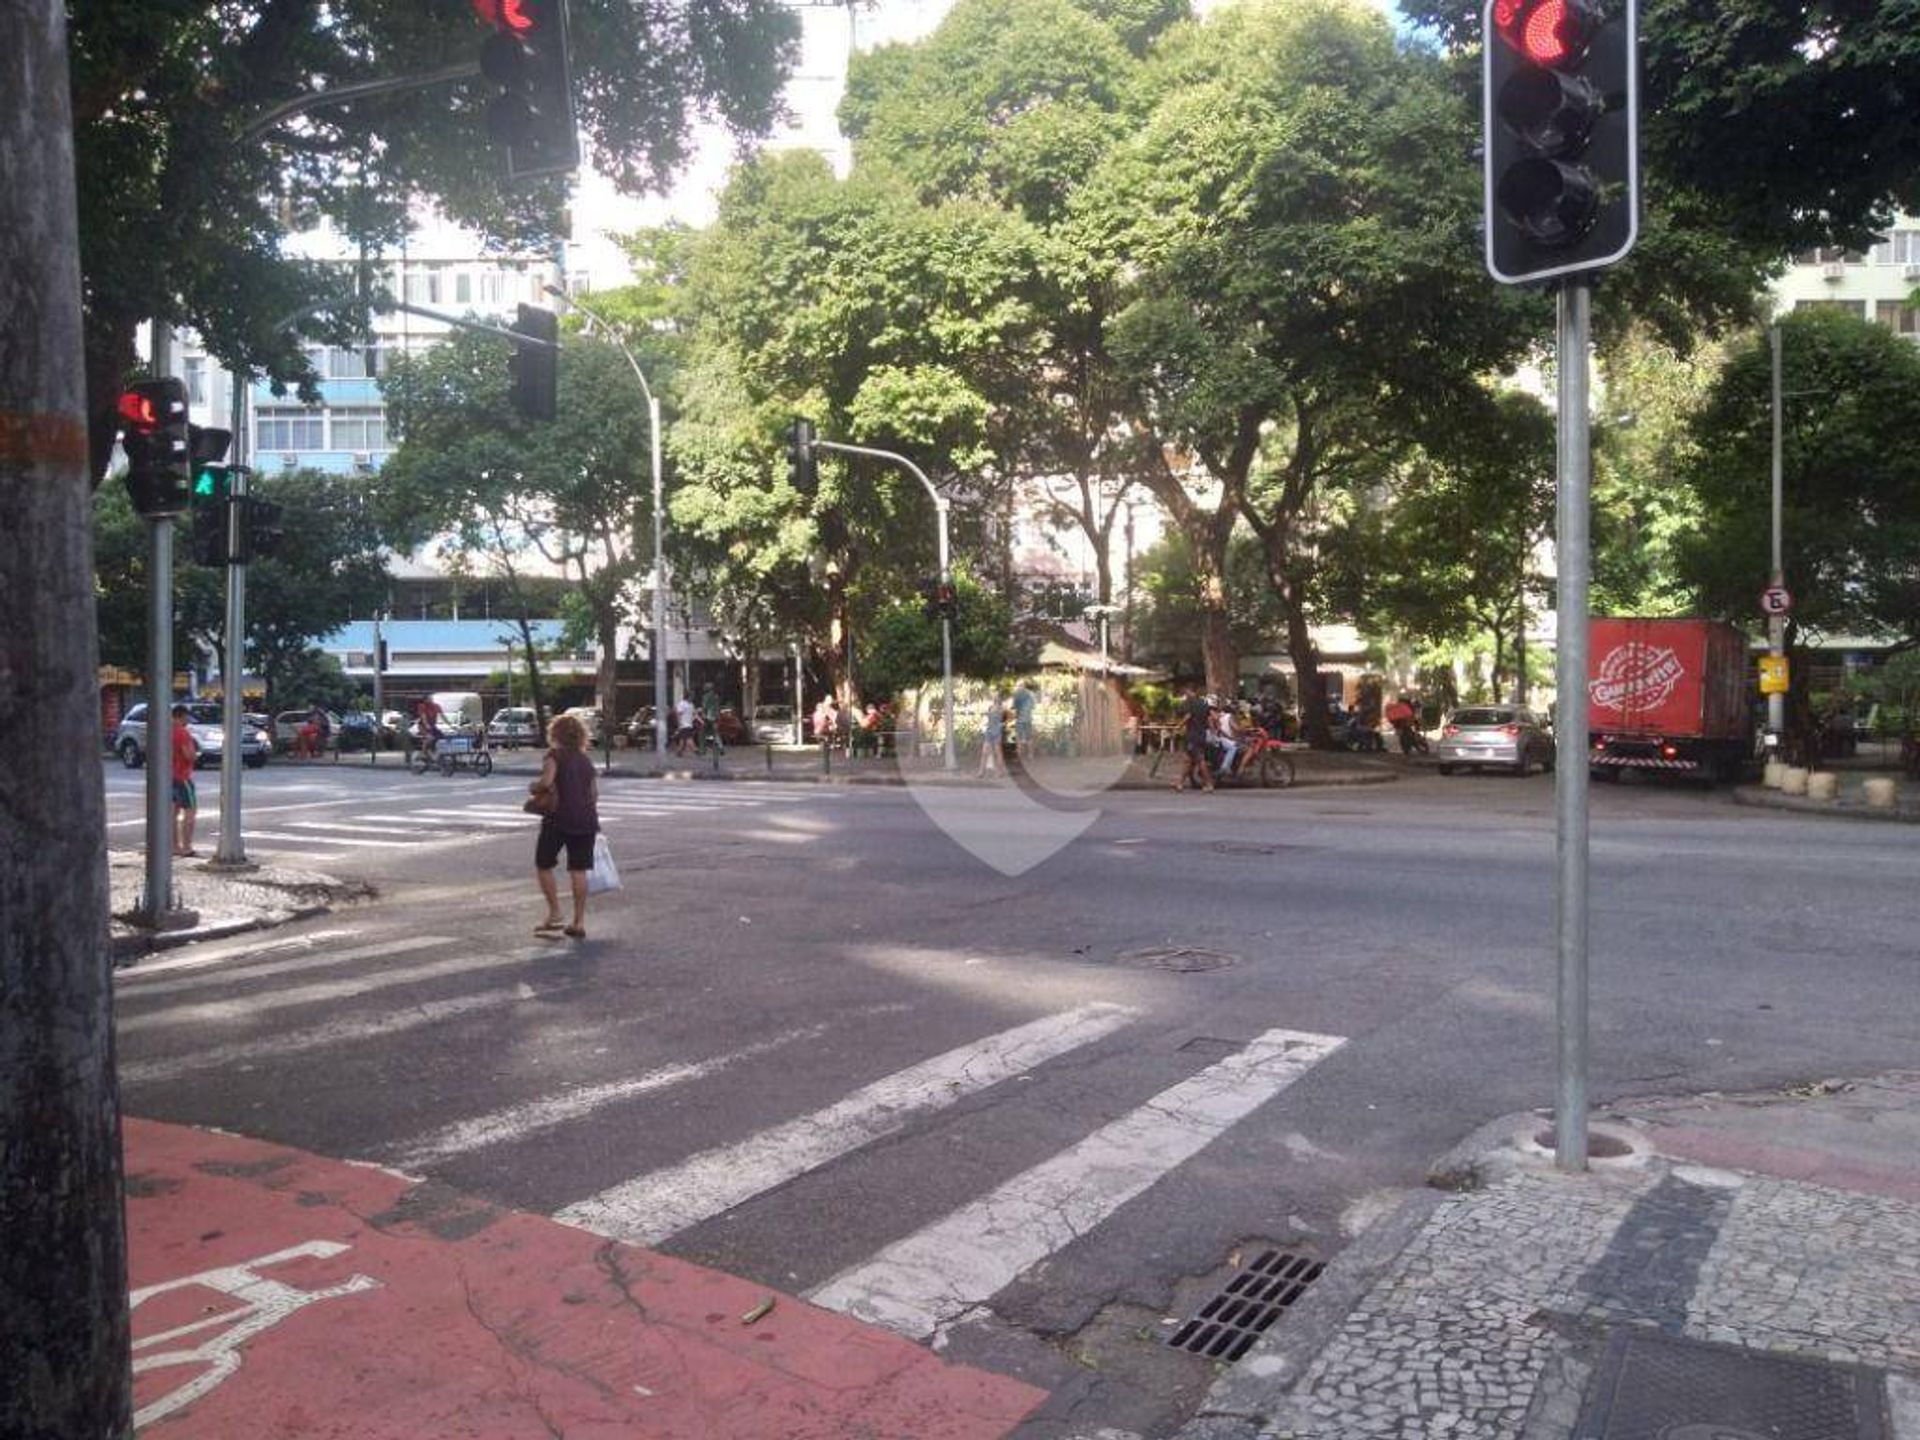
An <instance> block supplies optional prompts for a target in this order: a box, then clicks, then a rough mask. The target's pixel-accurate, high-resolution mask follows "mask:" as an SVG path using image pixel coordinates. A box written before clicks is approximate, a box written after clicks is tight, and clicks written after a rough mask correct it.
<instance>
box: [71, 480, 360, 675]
mask: <svg viewBox="0 0 1920 1440" xmlns="http://www.w3.org/2000/svg"><path fill="white" fill-rule="evenodd" d="M252 485H253V493H254V494H256V495H259V496H262V497H264V498H265V499H268V500H272V501H275V502H277V503H278V504H279V505H280V506H281V507H282V523H283V526H284V529H285V538H284V540H283V542H282V545H281V548H280V551H279V553H278V554H277V555H275V556H273V557H271V558H264V559H259V560H255V561H254V562H253V563H252V564H250V565H249V566H248V567H247V635H246V647H245V654H246V665H247V669H248V671H249V672H250V673H253V674H257V675H259V676H260V677H261V678H263V679H264V680H265V681H266V682H267V688H268V692H269V694H270V696H271V697H272V698H273V703H275V704H276V705H278V704H279V703H280V702H281V700H282V699H283V697H284V692H285V690H286V687H287V683H288V677H290V676H293V675H296V674H306V673H309V672H310V670H311V664H312V662H311V660H310V658H309V652H310V651H311V650H312V647H313V642H314V641H315V640H316V639H318V638H320V637H321V636H324V635H329V634H331V633H333V632H334V631H335V630H337V629H339V628H340V626H341V625H343V624H344V623H345V622H346V621H347V620H348V618H350V617H351V616H353V615H356V614H365V613H368V612H370V611H371V610H372V609H373V608H374V607H375V606H376V605H378V604H379V603H380V601H381V600H382V599H383V598H384V596H385V594H386V585H387V571H386V561H385V558H384V555H383V551H382V543H383V536H382V532H381V530H380V528H379V525H378V523H377V521H376V519H375V516H374V510H373V504H372V493H373V489H374V482H373V481H371V480H370V479H369V478H367V477H365V476H360V475H329V474H325V473H323V472H320V471H315V470H298V471H284V470H281V471H262V472H261V473H260V474H258V475H256V476H255V477H254V478H253V482H252ZM94 537H95V545H94V577H95V594H96V600H95V611H96V614H97V616H98V617H99V622H100V660H101V663H102V664H106V665H117V666H120V667H122V668H124V669H127V670H134V671H144V670H145V669H146V658H147V588H146V587H147V568H146V564H147V524H146V522H145V521H144V520H142V519H140V517H139V516H138V515H136V514H135V513H134V511H133V507H132V505H131V504H130V503H129V502H128V500H127V497H126V492H125V489H124V487H122V486H120V485H118V484H112V485H103V486H101V487H100V488H99V489H98V490H97V491H96V492H94ZM174 559H175V570H174V596H175V599H174V616H175V622H176V623H175V631H174V646H173V653H174V657H175V661H176V663H177V664H179V665H181V666H185V665H186V664H188V663H189V662H197V661H198V659H199V657H200V656H201V655H202V654H204V653H207V652H211V653H212V654H214V655H216V656H218V655H222V654H224V653H225V649H224V647H225V643H226V642H225V632H226V583H227V576H226V569H225V567H220V568H217V569H210V568H206V567H203V566H198V565H193V564H190V563H188V562H187V559H186V547H185V544H184V541H183V540H182V539H181V538H180V537H179V536H178V535H176V539H175V544H174ZM303 698H304V696H302V695H294V696H293V697H292V699H290V700H288V701H287V702H286V703H288V704H293V703H298V702H299V701H300V700H302V699H303Z"/></svg>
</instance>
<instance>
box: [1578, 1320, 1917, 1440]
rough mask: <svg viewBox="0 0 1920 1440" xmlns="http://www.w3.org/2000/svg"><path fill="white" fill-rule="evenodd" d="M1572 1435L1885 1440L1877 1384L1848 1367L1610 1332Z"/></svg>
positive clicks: (1624, 1439)
mask: <svg viewBox="0 0 1920 1440" xmlns="http://www.w3.org/2000/svg"><path fill="white" fill-rule="evenodd" d="M1574 1433H1575V1434H1577V1435H1581V1436H1589V1437H1591V1440H1885V1437H1886V1433H1887V1428H1886V1415H1885V1413H1884V1411H1883V1408H1882V1405H1881V1401H1880V1384H1879V1377H1878V1376H1877V1375H1876V1374H1875V1373H1874V1372H1871V1371H1867V1370H1862V1369H1858V1368H1855V1367H1852V1366H1845V1365H1831V1364H1828V1363H1827V1362H1825V1361H1821V1360H1802V1359H1795V1358H1791V1357H1788V1356H1783V1355H1771V1354H1762V1353H1760V1352H1758V1351H1752V1350H1740V1349H1736V1348H1734V1347H1733V1346H1729V1345H1709V1344H1707V1343H1705V1342H1703V1341H1699V1340H1681V1339H1677V1338H1675V1337H1674V1336H1671V1335H1660V1334H1656V1333H1652V1332H1649V1331H1645V1330H1634V1331H1621V1332H1617V1333H1616V1334H1615V1335H1614V1337H1613V1340H1612V1342H1611V1343H1610V1344H1609V1345H1608V1347H1607V1355H1606V1359H1605V1360H1604V1361H1603V1362H1602V1363H1601V1367H1600V1371H1599V1374H1598V1375H1597V1376H1596V1377H1595V1380H1594V1385H1593V1390H1592V1392H1591V1397H1590V1398H1589V1400H1588V1402H1587V1409H1586V1414H1584V1415H1583V1416H1582V1417H1581V1421H1580V1424H1579V1425H1577V1426H1576V1427H1575V1429H1574Z"/></svg>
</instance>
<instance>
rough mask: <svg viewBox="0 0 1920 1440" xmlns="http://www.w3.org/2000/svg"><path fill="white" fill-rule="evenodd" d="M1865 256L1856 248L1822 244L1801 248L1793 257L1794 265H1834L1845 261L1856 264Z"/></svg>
mask: <svg viewBox="0 0 1920 1440" xmlns="http://www.w3.org/2000/svg"><path fill="white" fill-rule="evenodd" d="M1866 258H1867V257H1866V256H1865V255H1863V254H1862V253H1861V252H1860V251H1858V250H1842V249H1840V248H1839V247H1838V246H1837V245H1823V246H1821V247H1820V248H1819V249H1818V250H1802V251H1801V252H1800V253H1799V254H1798V255H1796V256H1794V257H1793V263H1794V264H1796V265H1834V264H1838V263H1841V262H1845V263H1846V264H1849V265H1858V264H1859V263H1860V262H1861V261H1863V260H1865V259H1866Z"/></svg>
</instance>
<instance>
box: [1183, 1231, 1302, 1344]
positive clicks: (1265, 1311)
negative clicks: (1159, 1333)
mask: <svg viewBox="0 0 1920 1440" xmlns="http://www.w3.org/2000/svg"><path fill="white" fill-rule="evenodd" d="M1326 1268H1327V1267H1326V1266H1325V1265H1323V1264H1322V1263H1321V1262H1320V1261H1318V1260H1311V1259H1309V1258H1308V1257H1306V1256H1305V1255H1293V1254H1289V1253H1288V1252H1287V1251H1285V1250H1263V1251H1261V1252H1260V1254H1259V1256H1258V1257H1256V1258H1255V1259H1254V1261H1253V1263H1252V1264H1250V1265H1248V1266H1247V1267H1246V1268H1245V1269H1243V1270H1241V1271H1240V1272H1239V1273H1238V1274H1237V1275H1235V1276H1234V1277H1233V1278H1232V1279H1231V1280H1229V1281H1227V1284H1226V1288H1225V1289H1223V1290H1222V1291H1221V1292H1220V1293H1219V1294H1218V1295H1215V1296H1214V1297H1213V1298H1212V1299H1211V1300H1209V1301H1207V1303H1206V1304H1204V1305H1202V1306H1201V1307H1200V1308H1199V1309H1198V1310H1196V1311H1195V1312H1194V1315H1193V1318H1192V1319H1191V1320H1189V1321H1187V1322H1186V1323H1185V1324H1184V1325H1182V1326H1181V1327H1180V1328H1179V1329H1177V1330H1175V1331H1174V1332H1173V1334H1171V1335H1169V1336H1168V1337H1167V1344H1169V1345H1171V1346H1172V1347H1173V1348H1174V1349H1176V1350H1185V1351H1186V1352H1187V1353H1188V1354H1190V1355H1204V1356H1206V1357H1207V1358H1208V1359H1209V1360H1221V1361H1225V1362H1227V1363H1229V1364H1231V1363H1232V1362H1233V1361H1235V1360H1238V1359H1239V1358H1240V1357H1241V1356H1242V1355H1244V1354H1246V1353H1247V1350H1248V1348H1249V1347H1250V1346H1252V1344H1253V1342H1254V1341H1256V1340H1258V1339H1259V1338H1260V1337H1261V1336H1262V1335H1264V1334H1265V1333H1266V1332H1267V1329H1268V1328H1269V1327H1270V1326H1271V1325H1272V1324H1273V1322H1274V1321H1276V1320H1278V1319H1279V1318H1280V1317H1281V1316H1282V1315H1284V1314H1285V1313H1286V1310H1287V1307H1288V1306H1289V1305H1291V1304H1293V1302H1294V1301H1296V1300H1298V1299H1299V1298H1300V1297H1301V1295H1302V1294H1304V1293H1305V1292H1306V1288H1307V1286H1309V1285H1311V1284H1312V1283H1313V1282H1314V1281H1316V1280H1318V1279H1319V1278H1320V1272H1321V1271H1322V1270H1324V1269H1326Z"/></svg>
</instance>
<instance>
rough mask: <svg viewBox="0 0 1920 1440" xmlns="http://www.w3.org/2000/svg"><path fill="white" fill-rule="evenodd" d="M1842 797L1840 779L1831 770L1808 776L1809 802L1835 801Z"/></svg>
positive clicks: (1815, 772)
mask: <svg viewBox="0 0 1920 1440" xmlns="http://www.w3.org/2000/svg"><path fill="white" fill-rule="evenodd" d="M1839 796H1840V777H1839V776H1838V775H1835V774H1834V773H1833V772H1832V771H1830V770H1816V771H1814V772H1813V773H1812V774H1811V775H1809V776H1807V798H1808V799H1809V800H1835V799H1838V798H1839Z"/></svg>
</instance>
